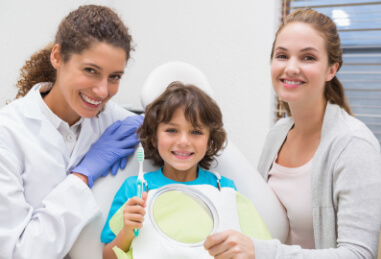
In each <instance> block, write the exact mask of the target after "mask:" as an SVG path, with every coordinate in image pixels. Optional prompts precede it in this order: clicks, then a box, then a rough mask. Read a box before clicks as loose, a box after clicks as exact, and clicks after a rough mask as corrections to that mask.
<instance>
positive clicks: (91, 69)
mask: <svg viewBox="0 0 381 259" xmlns="http://www.w3.org/2000/svg"><path fill="white" fill-rule="evenodd" d="M85 71H86V72H88V73H90V74H95V73H96V71H95V69H93V68H91V67H86V68H85Z"/></svg>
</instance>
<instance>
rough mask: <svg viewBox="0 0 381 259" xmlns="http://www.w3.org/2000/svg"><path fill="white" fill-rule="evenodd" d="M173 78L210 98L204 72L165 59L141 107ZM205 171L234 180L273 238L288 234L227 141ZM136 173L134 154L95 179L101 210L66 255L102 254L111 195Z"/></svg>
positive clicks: (283, 219)
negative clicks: (115, 170)
mask: <svg viewBox="0 0 381 259" xmlns="http://www.w3.org/2000/svg"><path fill="white" fill-rule="evenodd" d="M173 81H181V82H182V83H184V84H193V85H196V86H197V87H199V88H201V89H203V90H204V91H205V92H206V93H207V94H208V95H209V96H211V97H212V98H213V97H214V96H213V91H212V88H211V86H210V85H209V83H208V80H207V78H206V77H205V75H204V74H203V73H202V72H201V71H200V70H199V69H198V68H196V67H194V66H192V65H190V64H187V63H183V62H168V63H165V64H163V65H161V66H159V67H157V68H156V69H154V70H153V71H152V72H151V73H150V74H149V76H148V78H147V79H146V81H145V83H144V86H143V89H142V92H141V103H142V105H143V107H144V108H145V107H146V106H147V105H148V104H149V103H151V102H152V101H153V100H154V99H155V98H156V97H158V96H159V95H160V94H161V93H162V92H163V91H164V90H165V89H166V87H167V86H168V85H169V84H170V83H171V82H173ZM157 169H158V168H157V167H154V166H152V164H151V163H150V161H149V160H145V161H144V171H145V172H150V171H155V170H157ZM209 171H214V172H218V173H219V174H221V175H223V176H225V177H228V178H230V179H232V180H234V182H235V185H236V187H237V190H238V191H239V192H240V193H241V194H243V195H244V196H246V197H247V198H248V199H250V200H251V202H252V203H253V204H254V206H255V208H256V209H257V211H258V212H259V214H260V215H261V216H262V219H263V221H264V222H265V223H266V225H267V228H268V230H269V232H270V234H271V236H272V238H274V239H278V240H280V241H281V242H282V243H284V242H285V241H286V238H287V235H288V221H287V216H286V213H285V210H284V208H283V206H282V205H281V204H280V202H279V201H278V199H277V197H276V196H275V194H274V193H273V192H272V191H271V189H270V188H269V187H268V185H267V184H266V183H265V181H264V180H263V178H262V177H261V176H260V174H259V173H258V172H257V171H256V169H255V168H254V167H253V166H252V165H251V164H250V163H249V161H248V160H247V159H246V158H245V157H244V155H243V154H242V153H241V152H240V151H239V150H238V148H237V147H236V146H235V145H234V143H232V142H231V141H229V142H228V145H227V147H226V148H225V150H223V152H222V153H221V155H220V156H218V157H217V163H215V164H213V165H212V167H211V168H210V170H209ZM137 173H138V162H137V158H136V154H134V155H133V156H131V157H130V158H129V160H128V163H127V166H126V168H125V169H124V170H122V171H121V172H118V174H117V175H116V176H111V175H109V176H107V177H105V178H102V179H99V180H98V181H97V182H96V183H95V184H94V186H93V188H92V192H93V194H94V197H95V199H96V201H97V203H98V205H99V207H100V209H101V211H102V214H101V215H100V216H98V217H97V218H95V219H94V221H92V222H91V223H90V224H89V225H87V226H86V227H85V228H84V229H83V230H82V232H81V234H80V235H79V237H78V239H77V241H76V242H75V243H74V245H73V247H72V249H71V251H70V252H69V256H70V258H71V259H80V258H93V259H96V258H102V251H103V246H104V245H103V244H102V243H101V242H100V235H101V232H102V229H103V226H104V223H105V221H106V218H107V215H108V212H109V209H110V206H111V202H112V200H113V197H114V195H115V193H116V192H117V190H118V189H119V187H120V186H121V184H122V183H123V182H124V180H125V179H126V178H127V177H129V176H132V175H137Z"/></svg>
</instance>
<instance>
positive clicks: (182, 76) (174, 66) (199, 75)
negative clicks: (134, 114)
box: [140, 61, 214, 109]
mask: <svg viewBox="0 0 381 259" xmlns="http://www.w3.org/2000/svg"><path fill="white" fill-rule="evenodd" d="M173 81H180V82H182V83H184V84H193V85H195V86H197V87H198V88H200V89H202V90H203V91H204V92H206V93H207V94H208V95H209V96H210V97H211V98H214V96H213V91H212V88H211V87H210V85H209V82H208V80H207V78H206V76H205V75H204V73H203V72H201V70H200V69H198V68H196V67H195V66H193V65H191V64H188V63H185V62H179V61H173V62H167V63H164V64H162V65H160V66H158V67H156V68H155V69H154V70H153V71H152V72H151V73H150V74H149V75H148V77H147V79H146V81H145V82H144V85H143V88H142V92H141V95H140V101H141V104H142V106H143V108H144V109H145V108H146V106H147V105H148V104H150V103H151V102H152V101H153V100H155V99H156V98H157V97H158V96H159V95H160V94H161V93H163V92H164V90H165V89H166V88H167V86H168V85H169V84H170V83H172V82H173Z"/></svg>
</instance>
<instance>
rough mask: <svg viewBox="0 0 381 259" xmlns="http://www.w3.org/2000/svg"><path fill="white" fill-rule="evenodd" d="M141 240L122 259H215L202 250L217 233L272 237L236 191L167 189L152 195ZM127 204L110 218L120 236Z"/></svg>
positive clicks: (178, 186) (201, 187)
mask: <svg viewBox="0 0 381 259" xmlns="http://www.w3.org/2000/svg"><path fill="white" fill-rule="evenodd" d="M147 204H148V206H147V209H146V211H147V214H146V216H145V219H144V223H143V228H142V229H141V230H140V233H139V236H138V237H135V238H134V240H133V241H132V244H131V249H130V250H129V251H128V252H127V253H125V252H123V251H122V250H120V249H119V248H117V247H114V251H115V253H116V255H117V257H118V258H129V259H130V258H134V259H139V258H165V259H171V258H173V259H175V258H176V259H178V258H198V259H201V258H212V257H211V256H209V254H208V252H207V251H206V250H205V249H204V247H203V242H204V240H205V239H206V238H207V237H208V236H209V235H210V234H212V233H216V232H221V231H224V230H227V229H234V230H237V231H241V232H242V233H244V234H246V235H249V236H252V237H255V238H258V239H270V238H271V236H270V233H269V231H268V229H267V227H266V225H265V223H264V222H263V220H262V218H261V217H260V216H259V214H258V212H257V210H256V209H255V207H254V205H253V204H252V203H251V201H250V200H249V199H247V198H245V197H244V196H243V195H241V194H240V193H238V192H237V191H235V190H234V189H232V188H221V190H219V189H217V188H215V187H213V186H211V185H192V186H188V185H182V184H172V185H166V186H164V187H162V188H160V189H156V190H150V191H149V192H148V197H147ZM124 206H125V205H123V206H122V207H121V208H120V209H119V210H118V211H117V212H116V213H115V215H114V216H113V217H112V218H111V219H110V228H111V230H112V231H113V233H114V234H115V235H117V234H118V233H119V231H120V230H121V229H122V227H123V209H124Z"/></svg>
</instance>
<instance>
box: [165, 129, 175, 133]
mask: <svg viewBox="0 0 381 259" xmlns="http://www.w3.org/2000/svg"><path fill="white" fill-rule="evenodd" d="M165 132H168V133H176V132H177V131H176V130H175V129H166V130H165Z"/></svg>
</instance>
